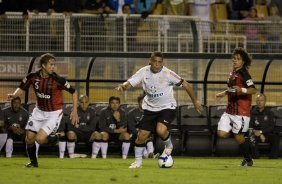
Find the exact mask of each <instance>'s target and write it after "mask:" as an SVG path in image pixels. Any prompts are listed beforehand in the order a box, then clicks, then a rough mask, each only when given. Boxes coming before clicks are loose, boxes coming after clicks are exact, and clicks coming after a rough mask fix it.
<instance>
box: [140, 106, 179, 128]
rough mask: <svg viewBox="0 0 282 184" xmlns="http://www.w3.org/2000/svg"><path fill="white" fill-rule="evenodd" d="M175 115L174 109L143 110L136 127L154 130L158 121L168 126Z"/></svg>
mask: <svg viewBox="0 0 282 184" xmlns="http://www.w3.org/2000/svg"><path fill="white" fill-rule="evenodd" d="M175 117H176V110H175V109H164V110H161V111H157V112H153V111H148V110H144V115H143V117H142V119H141V120H140V123H139V125H138V128H139V129H141V130H147V131H150V132H155V129H156V126H157V123H158V122H160V123H163V124H164V125H166V126H167V127H169V125H170V123H171V122H172V121H173V120H174V118H175Z"/></svg>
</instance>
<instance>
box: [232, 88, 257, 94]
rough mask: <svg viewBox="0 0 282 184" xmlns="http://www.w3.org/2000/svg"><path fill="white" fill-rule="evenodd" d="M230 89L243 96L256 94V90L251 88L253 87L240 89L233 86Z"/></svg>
mask: <svg viewBox="0 0 282 184" xmlns="http://www.w3.org/2000/svg"><path fill="white" fill-rule="evenodd" d="M232 88H233V89H235V90H236V92H240V93H244V94H250V95H254V94H256V93H257V89H256V88H253V87H249V88H241V87H239V86H233V87H232Z"/></svg>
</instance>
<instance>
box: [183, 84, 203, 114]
mask: <svg viewBox="0 0 282 184" xmlns="http://www.w3.org/2000/svg"><path fill="white" fill-rule="evenodd" d="M182 86H183V88H184V89H185V90H186V92H187V94H188V95H189V96H190V98H191V100H192V103H193V104H194V107H195V109H196V111H198V112H199V113H201V112H202V111H203V107H202V105H201V104H200V103H199V102H198V101H197V98H196V96H195V94H194V92H193V90H192V86H191V84H189V83H188V82H187V81H185V80H184V81H183V83H182Z"/></svg>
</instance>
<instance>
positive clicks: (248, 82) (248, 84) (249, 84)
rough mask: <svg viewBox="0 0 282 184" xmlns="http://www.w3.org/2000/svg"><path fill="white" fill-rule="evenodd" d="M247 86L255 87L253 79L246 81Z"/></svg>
mask: <svg viewBox="0 0 282 184" xmlns="http://www.w3.org/2000/svg"><path fill="white" fill-rule="evenodd" d="M246 84H247V86H252V85H254V83H253V81H252V79H249V80H247V81H246Z"/></svg>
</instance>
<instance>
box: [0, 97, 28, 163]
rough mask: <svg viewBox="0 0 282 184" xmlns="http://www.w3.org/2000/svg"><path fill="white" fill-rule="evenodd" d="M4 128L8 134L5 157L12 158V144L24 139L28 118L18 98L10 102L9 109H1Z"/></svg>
mask: <svg viewBox="0 0 282 184" xmlns="http://www.w3.org/2000/svg"><path fill="white" fill-rule="evenodd" d="M3 118H4V127H5V129H6V132H7V133H8V138H7V142H6V157H8V158H10V157H12V153H13V142H14V141H22V142H23V143H24V139H25V126H26V123H27V121H28V118H29V114H28V112H27V111H26V110H25V109H24V108H23V107H21V99H20V97H16V98H14V99H12V101H11V107H6V108H5V109H3Z"/></svg>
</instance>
